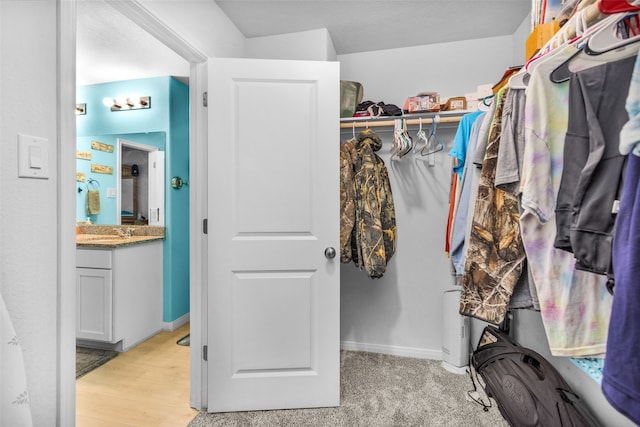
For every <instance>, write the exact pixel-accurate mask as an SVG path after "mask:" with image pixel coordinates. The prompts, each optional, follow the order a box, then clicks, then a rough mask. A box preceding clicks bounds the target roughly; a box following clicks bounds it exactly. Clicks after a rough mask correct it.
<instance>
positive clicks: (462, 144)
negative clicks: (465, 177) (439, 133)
mask: <svg viewBox="0 0 640 427" xmlns="http://www.w3.org/2000/svg"><path fill="white" fill-rule="evenodd" d="M480 114H482V111H480V110H478V111H474V112H473V113H467V114H465V115H464V116H462V118H461V119H460V124H459V125H458V130H457V131H456V136H455V138H454V139H453V148H452V149H451V151H449V155H450V156H451V157H455V158H456V159H458V166H456V167H454V168H453V171H454V172H457V173H458V178H459V179H462V172H463V171H464V160H465V158H466V157H467V148H468V147H469V136H470V135H471V127H472V126H473V123H474V122H475V121H476V119H477V118H478V116H479V115H480Z"/></svg>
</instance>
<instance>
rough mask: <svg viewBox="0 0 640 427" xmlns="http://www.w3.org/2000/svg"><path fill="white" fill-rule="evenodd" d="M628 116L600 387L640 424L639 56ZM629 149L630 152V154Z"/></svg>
mask: <svg viewBox="0 0 640 427" xmlns="http://www.w3.org/2000/svg"><path fill="white" fill-rule="evenodd" d="M626 109H627V112H628V114H629V117H630V119H629V121H628V122H627V123H626V124H625V125H624V127H623V130H622V132H620V152H621V153H623V154H628V160H627V169H626V173H625V177H624V188H623V191H622V197H621V198H620V210H619V211H618V215H617V217H616V225H615V231H614V237H613V271H614V275H615V280H616V285H615V287H614V288H613V307H612V309H611V323H610V324H609V336H608V338H607V359H606V361H605V366H604V370H603V372H602V392H603V393H604V395H605V397H606V398H607V400H608V401H609V403H611V405H612V406H613V407H614V408H616V409H617V410H618V411H620V412H622V413H623V414H625V415H626V416H627V417H629V418H630V419H631V420H633V421H634V422H635V423H636V424H638V425H640V369H638V357H639V355H640V339H638V336H640V323H639V322H638V319H640V286H638V277H640V257H639V256H638V253H640V214H639V212H640V157H638V156H640V151H637V150H636V148H637V147H639V146H640V133H638V132H637V130H638V129H637V126H638V123H640V120H638V119H639V118H640V57H638V58H637V59H636V62H635V65H634V69H633V72H632V78H631V82H630V88H629V94H628V96H627V98H626ZM629 153H631V154H629Z"/></svg>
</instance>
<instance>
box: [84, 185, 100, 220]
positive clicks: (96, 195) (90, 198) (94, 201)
mask: <svg viewBox="0 0 640 427" xmlns="http://www.w3.org/2000/svg"><path fill="white" fill-rule="evenodd" d="M99 213H100V191H99V190H89V191H87V214H89V215H97V214H99Z"/></svg>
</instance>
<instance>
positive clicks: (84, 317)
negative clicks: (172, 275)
mask: <svg viewBox="0 0 640 427" xmlns="http://www.w3.org/2000/svg"><path fill="white" fill-rule="evenodd" d="M76 295H77V303H76V307H77V318H76V338H77V341H78V343H79V344H81V345H87V346H93V347H100V348H113V349H115V350H118V351H126V350H128V349H130V348H131V347H133V346H135V345H137V344H139V343H140V342H142V341H144V340H146V339H147V338H150V337H151V336H153V335H155V334H156V333H158V332H159V331H160V330H161V329H162V241H160V240H158V241H151V242H145V243H141V244H133V245H124V246H119V247H115V248H114V247H110V248H81V247H78V248H77V251H76Z"/></svg>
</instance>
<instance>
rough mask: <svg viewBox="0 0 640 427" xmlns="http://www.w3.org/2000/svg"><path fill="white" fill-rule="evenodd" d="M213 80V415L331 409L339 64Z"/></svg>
mask: <svg viewBox="0 0 640 427" xmlns="http://www.w3.org/2000/svg"><path fill="white" fill-rule="evenodd" d="M208 69H209V97H208V99H209V107H208V114H209V147H208V161H209V167H208V212H209V214H208V215H209V233H208V248H209V251H208V254H209V255H208V256H209V260H208V263H209V279H208V280H209V282H208V289H209V291H208V305H209V308H208V379H207V380H208V409H209V411H211V412H223V411H225V412H226V411H244V410H261V409H278V408H302V407H323V406H337V405H339V403H340V369H339V368H340V366H339V351H340V344H339V340H340V330H339V329H340V324H339V313H340V306H339V305H340V289H339V288H340V278H339V273H340V271H339V256H336V257H335V258H332V257H331V256H330V255H329V256H328V257H327V256H325V251H326V252H329V253H330V252H331V250H332V249H331V248H335V251H338V249H339V138H340V135H339V111H338V109H339V84H338V82H339V65H338V64H337V63H328V62H310V61H276V60H255V59H211V60H210V61H209V66H208Z"/></svg>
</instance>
